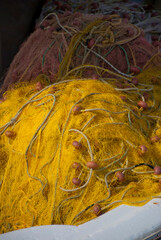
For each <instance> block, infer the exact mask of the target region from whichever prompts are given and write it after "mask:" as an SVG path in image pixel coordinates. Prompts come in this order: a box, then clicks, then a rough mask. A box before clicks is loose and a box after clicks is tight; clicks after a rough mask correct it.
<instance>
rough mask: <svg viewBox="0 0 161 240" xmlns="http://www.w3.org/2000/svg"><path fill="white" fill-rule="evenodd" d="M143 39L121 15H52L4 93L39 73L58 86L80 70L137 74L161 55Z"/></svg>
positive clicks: (26, 47) (23, 51) (25, 49)
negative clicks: (80, 67) (85, 66)
mask: <svg viewBox="0 0 161 240" xmlns="http://www.w3.org/2000/svg"><path fill="white" fill-rule="evenodd" d="M143 35H144V33H143V31H142V30H141V29H140V28H139V27H137V26H135V25H132V24H130V23H128V22H125V21H124V20H123V19H121V18H120V17H119V16H118V15H108V16H104V15H96V16H95V15H90V14H82V13H74V14H71V13H69V12H66V13H64V14H58V15H57V14H55V13H51V14H49V15H48V16H46V17H45V19H43V21H42V22H41V23H39V24H38V25H37V29H36V30H35V31H34V32H33V33H32V34H31V36H30V37H29V38H28V40H27V41H26V42H25V43H23V45H22V46H21V48H20V50H19V52H18V54H17V55H16V56H15V58H14V60H13V62H12V64H11V65H10V68H9V70H8V73H7V75H6V77H5V80H4V83H3V86H2V89H1V91H2V92H4V91H5V90H7V88H8V86H11V85H12V84H14V83H16V82H24V81H33V80H34V79H35V77H36V76H37V75H39V74H47V75H48V76H49V77H50V80H51V82H55V81H56V80H57V81H60V79H62V77H63V78H66V75H67V74H68V73H69V72H70V70H73V69H74V68H76V67H78V66H80V65H95V66H99V67H103V68H106V69H107V68H108V69H109V70H110V71H114V72H115V73H119V74H124V76H127V77H128V75H129V74H132V75H135V74H137V73H139V72H140V71H142V69H143V68H144V67H145V65H146V64H147V62H148V61H149V60H150V59H151V58H152V57H153V56H154V55H156V54H158V51H159V49H158V48H157V47H155V46H152V45H151V44H150V43H148V42H147V40H146V39H145V38H144V36H143ZM70 73H71V74H73V75H74V76H76V77H77V78H82V77H83V78H84V77H85V78H88V77H89V78H96V74H97V75H99V76H102V77H109V76H111V74H110V73H108V74H107V73H104V71H101V70H100V71H99V72H96V71H95V70H94V69H93V68H90V67H88V69H87V68H84V69H81V70H80V71H75V72H74V71H72V72H70Z"/></svg>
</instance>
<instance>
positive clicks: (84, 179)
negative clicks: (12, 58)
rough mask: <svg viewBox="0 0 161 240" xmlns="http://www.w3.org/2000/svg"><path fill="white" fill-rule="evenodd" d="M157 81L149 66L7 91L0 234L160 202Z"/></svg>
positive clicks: (0, 148)
mask: <svg viewBox="0 0 161 240" xmlns="http://www.w3.org/2000/svg"><path fill="white" fill-rule="evenodd" d="M158 61H159V59H157V62H158ZM154 62H155V61H154ZM95 68H96V69H97V70H98V71H99V69H98V67H95ZM118 79H119V82H120V83H121V84H122V88H121V89H120V88H117V87H116V84H115V83H116V82H118ZM160 81H161V71H160V67H157V66H154V67H152V64H151V67H147V68H146V70H144V71H143V72H141V73H140V74H139V75H138V76H137V78H136V77H133V78H127V77H124V76H121V75H118V76H117V79H116V78H115V76H113V77H112V78H106V79H102V78H100V79H90V78H82V79H81V78H79V79H76V78H75V79H74V78H72V79H70V78H66V79H64V80H62V81H60V82H58V83H53V84H50V85H49V84H48V83H49V82H50V81H49V77H48V76H47V75H44V74H40V75H38V76H37V78H36V79H35V80H34V81H32V82H30V83H28V82H23V83H21V84H16V85H15V86H14V89H12V90H10V91H7V92H6V93H5V94H4V96H3V99H1V103H0V105H1V108H0V156H1V157H0V182H1V185H0V199H1V206H0V232H1V233H4V232H8V231H12V230H17V229H21V228H26V227H31V226H36V225H46V224H47V225H48V224H73V225H79V224H82V223H84V222H87V221H89V220H91V219H93V218H95V217H96V216H99V215H100V214H103V213H105V212H107V211H109V210H111V209H113V208H115V207H117V206H118V205H120V204H127V205H134V206H142V205H143V204H145V203H147V202H148V201H150V200H151V199H152V198H156V197H161V196H160V189H161V183H160V174H161V167H160V166H161V141H160V138H161V127H160V121H161V108H160V107H161V96H160V92H161V83H160Z"/></svg>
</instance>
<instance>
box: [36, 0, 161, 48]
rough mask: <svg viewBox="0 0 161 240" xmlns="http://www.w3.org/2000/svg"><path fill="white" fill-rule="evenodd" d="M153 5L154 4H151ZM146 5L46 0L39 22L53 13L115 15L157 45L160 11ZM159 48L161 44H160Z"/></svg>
mask: <svg viewBox="0 0 161 240" xmlns="http://www.w3.org/2000/svg"><path fill="white" fill-rule="evenodd" d="M153 4H154V3H153ZM153 4H146V1H139V2H136V1H132V0H126V1H118V0H117V1H100V0H95V1H86V0H81V1H74V0H73V1H72V0H71V1H52V0H48V1H46V3H45V4H44V6H43V8H42V11H41V14H40V17H39V19H38V20H37V21H41V20H43V19H44V17H46V16H47V15H48V14H49V13H52V12H55V13H59V14H64V13H67V11H68V12H69V11H70V12H76V11H79V12H82V13H88V14H91V13H92V14H103V15H111V14H117V15H119V16H120V17H121V18H124V20H125V21H129V22H130V23H132V24H135V25H137V26H140V27H141V28H143V30H144V33H145V37H146V39H147V40H148V41H149V42H153V41H154V44H155V45H156V44H159V41H160V40H161V35H160V34H161V26H160V11H159V10H158V9H157V6H154V5H153ZM160 46H161V42H160Z"/></svg>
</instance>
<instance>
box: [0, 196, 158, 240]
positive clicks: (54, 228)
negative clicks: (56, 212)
mask: <svg viewBox="0 0 161 240" xmlns="http://www.w3.org/2000/svg"><path fill="white" fill-rule="evenodd" d="M158 230H161V199H153V200H152V201H150V202H149V203H147V204H146V205H144V206H143V207H130V206H126V205H121V206H119V207H117V208H115V209H113V210H111V211H110V212H108V213H106V214H103V215H101V216H100V217H97V218H96V219H94V220H91V221H89V222H87V223H84V224H82V225H80V226H78V227H76V226H66V225H64V226H63V225H51V226H40V227H32V228H27V229H22V230H18V231H13V232H9V233H6V234H1V235H0V240H120V239H121V240H143V239H144V238H146V237H147V236H149V235H150V234H152V233H155V232H156V231H158Z"/></svg>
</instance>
